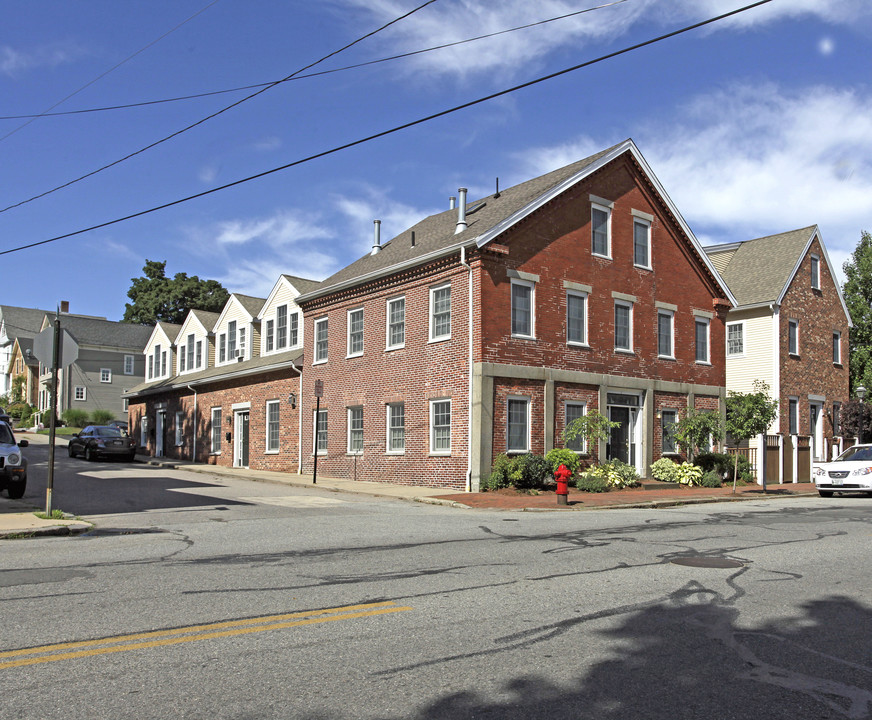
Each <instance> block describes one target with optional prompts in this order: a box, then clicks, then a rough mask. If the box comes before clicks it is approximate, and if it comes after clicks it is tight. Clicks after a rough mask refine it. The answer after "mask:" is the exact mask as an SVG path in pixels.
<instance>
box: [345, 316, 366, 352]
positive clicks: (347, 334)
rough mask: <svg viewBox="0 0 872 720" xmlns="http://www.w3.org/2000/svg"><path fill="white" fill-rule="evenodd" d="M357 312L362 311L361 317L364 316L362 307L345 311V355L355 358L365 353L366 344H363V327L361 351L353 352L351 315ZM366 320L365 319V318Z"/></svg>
mask: <svg viewBox="0 0 872 720" xmlns="http://www.w3.org/2000/svg"><path fill="white" fill-rule="evenodd" d="M355 313H360V316H361V318H363V317H364V312H363V308H362V307H356V308H352V309H351V310H349V311H348V312H346V313H345V357H346V358H353V357H360V356H361V355H363V350H364V344H363V337H362V335H363V329H361V331H360V332H361V338H360V351H359V352H351V316H352V315H353V314H355ZM364 322H365V320H364Z"/></svg>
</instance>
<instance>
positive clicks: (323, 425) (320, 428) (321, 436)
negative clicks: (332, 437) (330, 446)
mask: <svg viewBox="0 0 872 720" xmlns="http://www.w3.org/2000/svg"><path fill="white" fill-rule="evenodd" d="M315 452H316V453H318V454H319V455H326V454H327V411H326V410H319V411H318V412H316V413H315Z"/></svg>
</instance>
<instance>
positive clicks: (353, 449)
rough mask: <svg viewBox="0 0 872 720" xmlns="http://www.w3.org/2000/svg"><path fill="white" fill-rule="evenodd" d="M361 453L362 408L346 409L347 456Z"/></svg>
mask: <svg viewBox="0 0 872 720" xmlns="http://www.w3.org/2000/svg"><path fill="white" fill-rule="evenodd" d="M362 453H363V408H362V407H361V406H359V405H358V406H357V407H350V408H348V454H349V455H360V454H362Z"/></svg>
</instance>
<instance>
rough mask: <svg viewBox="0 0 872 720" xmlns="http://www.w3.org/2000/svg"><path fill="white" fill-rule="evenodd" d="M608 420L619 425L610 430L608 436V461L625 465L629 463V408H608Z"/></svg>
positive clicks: (630, 429) (630, 431)
mask: <svg viewBox="0 0 872 720" xmlns="http://www.w3.org/2000/svg"><path fill="white" fill-rule="evenodd" d="M609 420H611V421H612V422H616V423H620V425H618V427H615V428H612V429H611V432H610V434H609V452H608V459H609V460H620V461H621V462H625V463H627V464H629V463H630V438H631V437H632V428H631V427H630V408H628V407H610V408H609Z"/></svg>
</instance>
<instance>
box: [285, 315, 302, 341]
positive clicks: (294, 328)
mask: <svg viewBox="0 0 872 720" xmlns="http://www.w3.org/2000/svg"><path fill="white" fill-rule="evenodd" d="M299 325H300V314H299V313H296V312H292V313H291V314H290V315H289V316H288V347H296V346H297V343H298V342H299V337H300V328H299Z"/></svg>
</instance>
